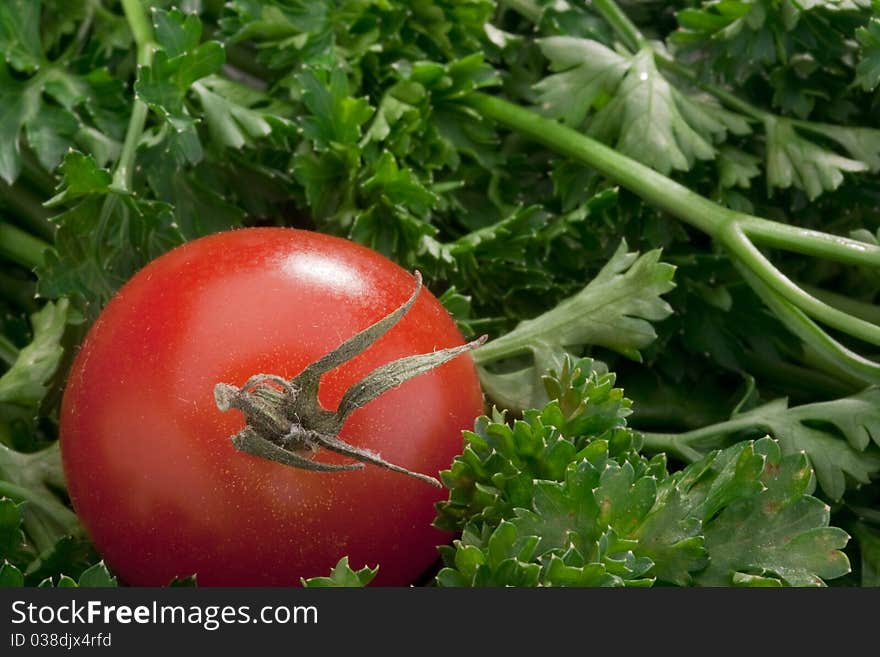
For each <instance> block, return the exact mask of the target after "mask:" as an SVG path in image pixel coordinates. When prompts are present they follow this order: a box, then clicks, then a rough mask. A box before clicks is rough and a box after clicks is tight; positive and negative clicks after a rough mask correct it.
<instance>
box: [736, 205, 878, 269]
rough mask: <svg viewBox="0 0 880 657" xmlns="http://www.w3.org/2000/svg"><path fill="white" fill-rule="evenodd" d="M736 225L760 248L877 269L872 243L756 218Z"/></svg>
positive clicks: (745, 218) (745, 219) (876, 252)
mask: <svg viewBox="0 0 880 657" xmlns="http://www.w3.org/2000/svg"><path fill="white" fill-rule="evenodd" d="M738 223H739V225H740V227H741V228H742V230H743V232H744V233H745V234H746V235H747V236H748V237H749V239H750V240H753V241H754V242H757V243H758V244H762V245H763V246H768V247H770V248H776V249H784V250H786V251H791V252H793V253H801V254H803V255H809V256H815V257H817V258H827V259H828V260H834V261H836V262H841V263H844V264H849V265H860V266H865V267H880V246H877V245H876V244H868V243H867V242H859V241H857V240H852V239H849V238H847V237H840V236H839V235H831V234H829V233H822V232H819V231H816V230H810V229H808V228H798V227H794V226H788V225H786V224H780V223H777V222H775V221H768V220H767V219H761V218H760V217H752V216H745V217H743V218H742V219H741V220H740V221H739V222H738Z"/></svg>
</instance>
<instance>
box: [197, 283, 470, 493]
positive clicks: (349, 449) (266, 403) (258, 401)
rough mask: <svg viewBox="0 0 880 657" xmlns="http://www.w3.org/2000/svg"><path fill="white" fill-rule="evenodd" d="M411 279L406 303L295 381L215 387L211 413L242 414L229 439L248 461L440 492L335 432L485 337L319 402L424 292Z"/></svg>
mask: <svg viewBox="0 0 880 657" xmlns="http://www.w3.org/2000/svg"><path fill="white" fill-rule="evenodd" d="M415 279H416V287H415V290H414V291H413V293H412V295H410V297H409V299H407V301H406V302H405V303H403V304H402V305H401V306H400V307H398V308H397V309H396V310H394V311H393V312H391V313H389V314H388V315H386V316H385V317H383V318H382V319H380V320H379V321H378V322H376V323H375V324H373V325H371V326H368V327H367V328H365V329H364V330H363V331H360V332H359V333H356V334H355V335H353V336H352V337H350V338H349V339H348V340H346V341H345V342H343V343H342V344H340V345H339V346H338V347H337V348H336V349H334V350H333V351H331V352H329V353H328V354H326V355H325V356H322V357H321V358H319V359H318V360H316V361H315V362H313V363H311V364H310V365H309V366H308V367H306V368H305V369H304V370H303V371H302V372H300V373H299V374H297V375H296V376H295V377H294V378H292V379H290V380H287V379H285V378H283V377H280V376H276V375H272V374H257V375H254V376H252V377H251V378H250V379H248V380H247V381H246V382H245V383H244V385H242V386H241V387H238V386H235V385H231V384H228V383H218V384H217V385H216V386H215V388H214V399H215V401H216V403H217V408H219V409H220V410H221V411H227V410H229V409H231V408H234V409H237V410H240V411H241V412H243V413H244V415H245V419H246V425H245V427H244V429H242V430H241V431H239V432H238V433H237V434H235V435H234V436H232V444H233V445H234V446H235V447H236V449H238V450H240V451H242V452H245V453H247V454H251V455H252V456H258V457H261V458H265V459H269V460H272V461H276V462H278V463H283V464H285V465H289V466H293V467H296V468H302V469H304V470H315V471H319V472H339V471H347V470H359V469H361V468H363V467H364V464H365V463H370V464H372V465H377V466H379V467H382V468H386V469H388V470H392V471H394V472H399V473H401V474H406V475H409V476H411V477H415V478H416V479H419V480H421V481H424V482H427V483H429V484H431V485H433V486H437V487H441V486H442V485H441V483H440V482H439V480H437V479H436V478H435V477H431V476H428V475H424V474H421V473H418V472H412V471H410V470H407V469H406V468H403V467H401V466H398V465H395V464H393V463H389V462H388V461H386V460H384V459H383V458H382V457H381V456H380V455H379V454H376V453H375V452H371V451H369V450H366V449H362V448H360V447H356V446H354V445H351V444H349V443H347V442H345V441H344V440H342V439H340V438H339V433H340V431H341V430H342V426H343V425H344V424H345V421H346V420H347V419H348V417H349V415H351V413H352V412H354V411H355V410H356V409H358V408H360V407H361V406H364V405H365V404H367V403H368V402H370V401H372V400H373V399H376V397H379V396H380V395H381V394H382V393H384V392H387V391H388V390H391V389H393V388H396V387H397V386H399V385H400V384H402V383H404V382H405V381H407V380H409V379H411V378H413V377H415V376H418V375H419V374H424V373H425V372H428V371H430V370H433V369H434V368H436V367H438V366H440V365H442V364H443V363H445V362H447V361H449V360H452V359H453V358H455V357H456V356H459V355H461V354H463V353H466V352H468V351H470V350H472V349H475V348H476V347H478V346H480V345H481V344H483V343H484V342H485V340H486V336H482V337H480V338H478V339H476V340H474V341H472V342H469V343H467V344H464V345H461V346H459V347H450V348H448V349H441V350H439V351H434V352H431V353H428V354H419V355H415V356H406V357H404V358H399V359H397V360H394V361H391V362H389V363H386V364H385V365H381V366H379V367H377V368H376V369H374V370H373V371H372V372H370V373H369V374H367V375H366V376H365V377H364V378H363V379H361V380H360V381H358V382H357V383H355V384H354V385H352V386H351V387H350V388H349V389H348V390H347V391H346V392H345V394H344V395H343V396H342V400H341V401H340V402H339V406H338V408H337V409H336V410H335V411H330V410H327V409H325V408H324V407H323V406H321V404H320V402H319V401H318V386H319V384H320V380H321V376H323V375H324V374H325V373H326V372H329V371H330V370H332V369H335V368H337V367H339V366H340V365H343V364H344V363H346V362H348V361H350V360H351V359H352V358H354V357H355V356H357V355H358V354H361V353H363V352H364V351H365V350H366V349H367V348H368V347H369V346H370V345H372V344H373V343H374V342H376V340H378V339H379V338H380V337H382V336H383V335H384V334H385V333H387V332H388V330H389V329H391V327H393V326H394V325H395V324H397V322H398V321H400V319H401V318H402V317H403V316H404V315H405V314H406V313H407V311H409V309H410V308H411V307H412V306H413V304H414V303H415V301H416V298H418V295H419V292H420V291H421V289H422V278H421V275H420V274H419V273H418V272H415ZM322 447H323V448H325V449H328V450H330V451H332V452H336V453H337V454H342V455H343V456H347V457H350V458H352V459H355V461H356V462H355V463H345V464H337V463H325V462H321V461H316V460H314V456H315V453H316V452H317V451H318V450H319V449H320V448H322Z"/></svg>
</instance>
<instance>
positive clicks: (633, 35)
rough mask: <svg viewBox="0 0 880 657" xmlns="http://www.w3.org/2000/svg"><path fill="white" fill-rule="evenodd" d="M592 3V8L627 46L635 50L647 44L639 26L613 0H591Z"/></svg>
mask: <svg viewBox="0 0 880 657" xmlns="http://www.w3.org/2000/svg"><path fill="white" fill-rule="evenodd" d="M592 4H593V9H595V10H596V11H597V12H598V13H599V15H600V16H602V18H604V19H605V22H607V23H608V24H609V25H610V26H611V27H612V29H613V30H614V32H615V34H617V36H618V37H619V38H620V39H621V41H623V45H625V46H626V47H627V48H629V49H630V50H632V51H636V50H641V49H642V48H644V47H645V46H646V45H648V40H647V39H645V37H644V35H643V34H642V33H641V32H640V31H639V28H637V27H636V25H635V23H633V22H632V21H631V20H630V19H629V16H627V15H626V14H625V13H624V11H623V10H622V9H621V8H620V7H619V6H618V4H617V3H616V2H614V0H593V3H592Z"/></svg>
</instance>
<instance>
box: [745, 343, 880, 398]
mask: <svg viewBox="0 0 880 657" xmlns="http://www.w3.org/2000/svg"><path fill="white" fill-rule="evenodd" d="M743 362H744V363H745V366H746V369H747V370H748V372H749V373H750V374H754V375H755V376H757V377H759V378H761V379H764V380H766V381H768V382H769V383H771V384H773V383H776V384H780V385H782V386H783V387H784V388H785V389H786V390H787V391H791V395H790V396H792V397H796V396H797V394H796V393H795V392H794V391H802V393H806V394H808V395H811V396H813V397H814V396H815V395H817V394H818V395H822V396H833V397H846V396H847V395H852V394H854V393H856V392H858V391H859V390H861V389H862V388H864V383H857V382H853V381H852V380H851V378H849V377H848V378H846V380H841V379H840V378H839V377H836V376H831V375H830V374H828V373H825V372H819V371H816V370H814V369H809V368H807V367H801V366H800V365H795V364H794V363H789V362H786V361H781V360H776V359H768V358H765V357H763V356H761V355H759V354H756V353H754V352H752V351H747V352H745V353H744V354H743Z"/></svg>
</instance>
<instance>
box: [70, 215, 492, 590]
mask: <svg viewBox="0 0 880 657" xmlns="http://www.w3.org/2000/svg"><path fill="white" fill-rule="evenodd" d="M414 286H415V281H414V277H413V276H412V275H410V274H409V273H407V272H406V271H404V270H403V269H401V268H400V267H398V266H397V265H395V264H394V263H392V262H391V261H389V260H387V259H386V258H384V257H383V256H381V255H379V254H377V253H375V252H373V251H371V250H369V249H366V248H364V247H361V246H358V245H356V244H354V243H351V242H348V241H346V240H342V239H339V238H334V237H329V236H326V235H322V234H318V233H313V232H308V231H300V230H293V229H284V228H254V229H244V230H237V231H231V232H225V233H220V234H217V235H213V236H210V237H206V238H202V239H199V240H195V241H192V242H189V243H187V244H185V245H183V246H181V247H179V248H177V249H175V250H173V251H171V252H170V253H168V254H166V255H164V256H162V257H161V258H158V259H157V260H155V261H154V262H152V263H150V264H149V265H147V267H145V268H144V269H143V270H141V271H140V272H139V273H138V274H137V275H136V276H135V277H134V278H132V279H131V281H129V282H128V283H127V284H126V285H125V286H124V287H123V288H122V289H121V290H120V291H119V293H118V294H117V295H116V297H115V298H114V299H113V300H111V302H110V303H109V304H108V305H107V307H106V308H105V310H104V311H103V313H102V314H101V316H100V317H99V319H98V320H97V322H96V323H95V324H94V326H93V327H92V329H91V331H90V332H89V334H88V336H87V338H86V340H85V342H84V344H83V346H82V349H81V351H80V352H79V354H78V355H77V358H76V361H75V363H74V365H73V369H72V371H71V375H70V378H69V381H68V383H67V388H66V391H65V395H64V401H63V405H62V415H61V450H62V458H63V462H64V470H65V474H66V476H67V482H68V487H69V491H70V497H71V500H72V502H73V506H74V508H75V510H76V511H77V513H78V514H79V516H80V518H81V519H82V522H83V525H84V526H85V528H86V530H87V531H88V533H89V535H90V536H91V538H92V540H93V541H94V543H95V545H96V547H97V549H98V551H99V552H100V553H101V555H102V556H103V557H104V559H105V560H106V561H107V563H108V565H109V566H110V568H111V570H113V571H115V573H116V574H118V575H119V576H120V577H121V578H122V579H123V581H125V582H127V583H129V584H131V585H140V586H145V585H149V586H153V585H164V584H167V583H168V582H169V581H170V580H171V579H172V578H174V577H184V576H188V575H190V574H193V573H195V574H196V575H197V578H198V582H199V584H200V585H224V586H243V585H249V586H272V585H295V584H298V583H299V578H300V577H312V576H317V575H326V574H327V573H328V572H329V570H330V568H331V567H332V566H333V565H334V564H335V563H336V562H337V561H338V559H339V558H340V557H342V556H345V555H349V556H350V557H351V564H352V566H353V567H355V568H358V567H361V566H364V565H370V566H373V565H376V564H378V565H379V566H380V569H379V576H378V577H377V579H376V580H375V582H376V583H377V584H384V585H405V584H408V583H411V582H413V581H414V580H416V579H417V578H418V577H419V575H420V574H422V573H423V572H424V571H425V570H426V569H427V568H429V567H430V566H431V564H432V563H433V562H434V560H435V558H436V556H437V552H436V546H437V545H438V544H440V543H442V542H443V541H444V540H446V539H448V536H446V535H445V534H443V533H441V532H440V531H438V530H436V529H434V528H433V527H431V526H430V525H431V521H432V520H433V518H434V507H433V505H434V503H435V502H437V501H439V500H440V499H441V498H442V497H443V496H444V494H443V491H442V490H441V489H438V488H433V487H431V486H429V485H428V484H426V483H424V482H422V481H419V480H417V479H413V478H411V477H408V476H406V475H402V474H399V473H395V472H391V471H388V470H385V469H382V468H379V467H376V466H373V465H366V467H365V468H364V469H363V470H359V471H353V472H332V473H327V472H313V471H307V470H302V469H297V468H293V467H290V466H286V465H281V464H279V463H275V462H273V461H269V460H265V459H261V458H258V457H254V456H250V455H248V454H244V453H241V452H239V451H237V450H236V449H235V448H234V447H233V445H232V444H231V442H230V436H231V435H233V434H234V433H236V432H237V431H239V430H240V429H241V428H242V427H243V426H244V418H243V416H242V414H241V413H239V412H237V411H235V412H233V411H230V412H227V413H222V412H220V411H219V410H218V409H217V406H216V404H215V401H214V396H213V395H214V385H215V384H216V383H218V382H225V383H232V384H235V385H241V384H242V383H244V382H245V381H246V380H247V379H248V377H250V376H251V375H253V374H258V373H265V374H278V375H281V376H283V377H285V378H288V379H289V378H292V377H293V376H295V375H296V374H298V373H299V372H300V371H301V370H302V369H303V368H304V367H305V366H306V365H308V364H309V363H310V362H312V361H314V360H315V359H317V358H318V357H320V356H322V355H324V354H325V353H327V352H329V351H331V350H333V349H334V348H335V347H337V346H338V345H339V344H340V343H341V342H342V341H343V340H345V339H347V338H348V337H350V336H351V335H353V334H354V333H356V332H358V331H360V330H362V329H364V328H365V327H367V326H369V325H370V324H372V323H374V322H375V321H377V320H378V319H380V318H382V317H383V316H385V315H387V314H388V313H389V312H391V311H392V310H394V309H396V308H397V307H399V306H400V305H401V304H402V303H403V302H404V301H405V300H406V299H407V298H408V297H409V296H410V294H411V293H412V292H413V289H414ZM462 342H463V341H462V336H461V334H460V333H459V331H458V330H457V328H456V326H455V324H454V322H453V321H452V319H451V318H450V317H449V315H448V313H447V312H446V311H445V310H444V308H443V307H442V305H441V304H440V303H439V302H438V301H437V300H436V298H435V297H434V296H433V295H431V293H430V292H428V291H427V290H422V292H421V294H420V295H419V297H418V299H417V301H416V303H415V305H414V306H413V307H412V308H411V309H410V311H409V312H408V313H407V315H405V316H404V318H403V319H402V320H401V321H400V323H399V324H397V325H396V326H395V327H393V328H392V329H391V330H390V331H389V332H388V333H387V334H385V335H384V336H383V337H381V338H380V339H379V340H378V341H377V342H376V343H375V344H374V345H372V346H371V347H370V348H369V349H367V350H366V351H365V352H364V353H362V354H360V355H359V356H357V357H356V358H354V359H352V360H351V361H349V362H347V363H345V364H344V365H342V366H341V367H339V368H337V369H336V370H333V371H331V372H329V373H327V374H326V375H325V376H324V378H323V379H322V382H321V388H320V393H319V398H320V401H321V404H322V405H323V406H324V407H325V408H328V409H333V408H335V406H336V404H337V403H338V402H339V400H340V398H341V396H342V394H343V392H344V391H345V390H346V389H347V388H348V387H349V386H350V385H351V384H353V383H355V382H356V381H358V380H359V379H361V378H362V377H363V376H364V375H365V374H367V373H368V372H369V371H371V370H372V369H373V368H375V367H377V366H378V365H381V364H383V363H386V362H388V361H390V360H393V359H395V358H399V357H402V356H406V355H411V354H416V353H426V352H430V351H433V350H436V349H441V348H445V347H451V346H456V345H460V344H462ZM481 411H482V397H481V392H480V387H479V382H478V379H477V375H476V371H475V369H474V365H473V362H472V360H471V358H470V357H469V355H467V354H465V355H462V356H459V357H457V358H455V359H454V360H452V361H450V362H448V363H446V364H444V365H442V366H441V367H439V368H437V369H436V370H433V371H431V372H429V373H427V374H423V375H420V376H418V377H416V378H414V379H411V380H409V381H407V382H406V383H404V384H403V385H401V386H400V387H398V388H396V389H393V390H391V391H389V392H386V393H385V394H383V395H382V396H380V397H379V398H378V399H375V400H373V401H371V402H370V403H368V404H366V405H365V406H364V407H363V408H360V409H358V410H356V411H355V412H354V413H353V414H352V415H351V417H350V418H349V419H348V420H347V422H346V424H345V426H344V427H343V430H342V432H341V434H340V438H342V439H343V440H345V441H347V442H349V443H351V444H353V445H356V446H359V447H363V448H367V449H370V450H373V451H375V452H378V453H379V454H380V455H381V456H382V457H383V458H384V459H386V460H387V461H390V462H392V463H395V464H397V465H400V466H403V467H405V468H407V469H409V470H412V471H415V472H420V473H426V474H436V473H438V472H439V471H440V470H442V469H445V468H447V467H448V466H449V465H450V463H451V461H452V459H453V457H454V456H455V455H456V454H458V453H459V451H460V449H461V446H462V441H461V430H462V429H465V428H468V427H470V426H471V425H472V424H473V420H474V418H475V417H476V416H477V415H479V414H480V412H481ZM316 459H318V460H322V461H327V462H334V463H343V462H351V461H350V459H346V458H344V457H341V456H337V455H335V454H332V453H330V452H328V451H327V450H320V451H319V452H318V453H317V454H316Z"/></svg>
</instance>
